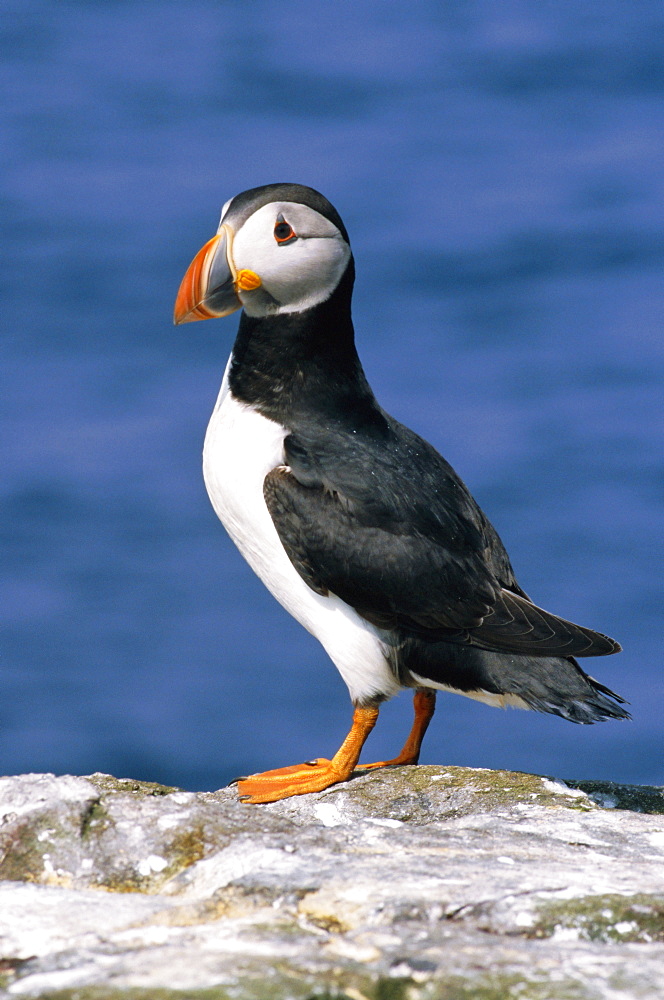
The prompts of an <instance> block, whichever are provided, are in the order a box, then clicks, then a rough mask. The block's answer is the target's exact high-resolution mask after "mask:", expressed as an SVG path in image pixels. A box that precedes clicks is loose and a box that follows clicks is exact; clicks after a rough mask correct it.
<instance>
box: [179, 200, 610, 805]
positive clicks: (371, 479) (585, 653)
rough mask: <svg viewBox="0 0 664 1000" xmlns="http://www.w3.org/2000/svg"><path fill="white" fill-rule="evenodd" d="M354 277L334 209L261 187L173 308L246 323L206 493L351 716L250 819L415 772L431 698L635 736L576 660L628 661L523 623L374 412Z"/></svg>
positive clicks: (219, 416) (603, 647)
mask: <svg viewBox="0 0 664 1000" xmlns="http://www.w3.org/2000/svg"><path fill="white" fill-rule="evenodd" d="M354 276H355V269H354V262H353V255H352V253H351V248H350V242H349V237H348V233H347V231H346V227H345V226H344V223H343V222H342V220H341V217H340V216H339V213H338V212H337V211H336V209H335V208H334V207H333V206H332V205H331V204H330V202H329V201H328V200H327V198H325V197H324V196H323V195H322V194H320V193H319V192H318V191H315V190H314V189H313V188H310V187H306V186H303V185H300V184H267V185H264V186H261V187H255V188H251V189H250V190H248V191H244V192H243V193H241V194H238V195H236V196H235V197H234V198H231V199H230V200H229V201H227V202H226V204H225V205H224V207H223V209H222V212H221V220H220V223H219V227H218V229H217V233H216V235H215V236H213V237H212V239H211V240H209V241H208V242H207V243H206V244H205V245H204V246H203V247H202V249H201V250H200V251H199V252H198V253H197V254H196V256H195V257H194V259H193V261H192V262H191V264H190V265H189V268H188V269H187V271H186V273H185V275H184V278H183V279H182V282H181V285H180V288H179V291H178V293H177V297H176V302H175V311H174V322H175V323H176V324H180V323H189V322H193V321H196V320H205V319H212V318H214V317H223V316H228V315H230V314H231V313H233V312H235V311H236V310H239V309H241V310H242V313H241V316H240V322H239V327H238V331H237V336H236V339H235V343H234V345H233V348H232V351H231V354H230V358H229V360H228V364H227V366H226V370H225V374H224V377H223V381H222V385H221V391H220V393H219V396H218V399H217V402H216V405H215V407H214V411H213V414H212V417H211V420H210V423H209V426H208V429H207V433H206V436H205V444H204V449H203V471H204V479H205V484H206V487H207V491H208V494H209V497H210V500H211V502H212V506H213V508H214V510H215V511H216V513H217V515H218V517H219V519H220V520H221V522H222V524H223V525H224V527H225V528H226V531H227V532H228V534H229V535H230V537H231V539H232V540H233V542H234V543H235V545H236V546H237V547H238V549H239V550H240V552H241V553H242V555H243V556H244V558H245V559H246V561H247V562H248V563H249V565H250V566H251V567H252V569H253V570H254V571H255V573H256V574H257V575H258V576H259V577H260V579H261V580H262V581H263V583H264V584H265V585H266V586H267V588H268V589H269V590H270V591H271V592H272V594H273V595H274V596H275V598H276V599H277V600H278V601H279V602H280V603H281V604H282V605H283V607H284V608H285V609H286V610H287V611H288V612H290V614H291V615H293V616H294V617H295V618H296V619H297V621H299V622H300V623H301V624H302V625H303V626H304V627H305V628H306V629H308V630H309V632H311V633H312V634H313V635H314V636H315V637H316V638H317V639H318V640H319V642H320V643H321V644H322V645H323V647H324V649H325V650H326V652H327V653H328V655H329V657H330V658H331V660H332V661H333V663H334V664H335V666H336V667H337V669H338V670H339V672H340V674H341V676H342V678H343V680H344V681H345V682H346V685H347V687H348V690H349V694H350V698H351V702H352V705H353V717H352V725H351V727H350V731H349V732H348V735H347V736H346V738H345V740H344V741H343V743H342V745H341V747H340V748H339V750H338V751H337V752H336V753H335V754H334V756H333V757H332V758H331V759H327V758H316V759H315V760H309V761H305V762H303V763H301V764H296V765H293V766H288V767H282V768H277V769H275V770H270V771H265V772H263V773H261V774H254V775H250V776H248V777H245V778H241V779H238V780H237V786H238V792H239V796H240V799H241V801H243V802H247V803H263V802H274V801H277V800H279V799H283V798H287V797H288V796H292V795H301V794H306V793H310V792H318V791H322V790H323V789H325V788H328V787H329V786H330V785H334V784H336V783H338V782H343V781H346V780H348V779H349V778H350V777H351V776H352V775H353V773H354V772H355V771H360V772H361V771H363V770H364V771H366V770H368V769H370V768H375V767H387V766H393V765H410V764H416V763H417V762H418V760H419V754H420V748H421V745H422V740H423V738H424V735H425V732H426V730H427V727H428V725H429V723H430V721H431V718H432V716H433V714H434V709H435V704H436V692H437V691H449V692H454V693H456V694H461V695H465V696H466V697H469V698H474V699H478V700H479V701H482V702H485V703H488V704H489V705H494V706H498V707H506V706H514V707H518V708H522V709H531V710H535V711H538V712H548V713H552V714H554V715H558V716H561V717H562V718H563V719H567V720H569V721H570V722H576V723H581V724H589V723H594V722H598V721H602V720H605V719H628V718H629V717H630V716H629V714H628V712H627V711H626V710H625V709H624V708H623V707H622V706H623V705H624V704H625V699H623V698H621V697H620V695H617V694H615V693H614V692H613V691H611V690H610V689H609V688H608V687H605V686H604V685H603V684H601V683H600V682H599V681H597V680H595V679H594V678H593V677H591V676H590V675H589V674H587V673H586V672H585V671H584V670H583V669H582V668H581V667H580V666H579V664H578V662H577V659H576V658H577V657H589V656H604V655H606V654H609V653H616V652H619V651H620V648H621V647H620V645H619V644H618V643H617V642H616V641H615V640H614V639H611V638H609V637H608V636H606V635H603V634H602V633H601V632H597V631H595V630H593V629H590V628H586V627H584V626H581V625H576V624H574V623H573V622H570V621H566V620H564V619H563V618H560V617H558V616H557V615H555V614H552V613H551V612H549V611H545V610H543V609H542V608H540V607H538V606H537V605H536V604H534V603H533V602H532V601H531V600H530V598H529V597H528V595H527V594H526V593H525V591H524V590H523V589H522V588H521V587H520V586H519V584H518V583H517V580H516V577H515V575H514V571H513V569H512V566H511V563H510V560H509V557H508V555H507V552H506V551H505V548H504V546H503V544H502V542H501V540H500V538H499V537H498V534H497V532H496V531H495V529H494V528H493V526H492V525H491V523H490V522H489V520H488V519H487V517H486V516H485V514H484V513H483V512H482V510H481V509H480V507H479V506H478V505H477V503H476V502H475V501H474V499H473V497H472V496H471V494H470V492H469V490H468V488H467V487H466V485H465V484H464V483H463V481H462V480H461V478H460V477H459V476H458V475H457V473H456V472H455V471H454V469H453V468H452V467H451V466H450V465H449V464H448V462H446V461H445V459H444V458H443V457H442V456H441V455H440V454H439V453H438V451H437V450H436V449H435V448H434V447H432V445H430V444H429V443H428V442H427V441H425V440H423V439H422V438H421V437H420V436H419V435H418V434H416V433H415V432H413V431H412V430H409V428H408V427H405V426H404V425H403V424H401V423H399V422H398V421H397V420H395V419H394V417H392V416H390V415H389V414H388V413H387V412H386V411H385V410H384V409H382V407H381V406H380V405H379V403H378V402H377V400H376V397H375V396H374V394H373V392H372V390H371V387H370V386H369V383H368V381H367V378H366V376H365V374H364V371H363V369H362V365H361V363H360V360H359V357H358V354H357V351H356V347H355V337H354V330H353V322H352V318H351V297H352V292H353V282H354ZM403 688H409V689H410V690H411V691H412V692H413V709H414V719H413V724H412V729H411V731H410V733H409V735H408V738H407V739H406V742H405V744H404V746H403V748H402V750H401V752H400V753H399V754H398V755H397V756H396V757H394V758H392V759H391V760H385V761H378V762H376V763H372V764H364V765H359V759H360V753H361V750H362V747H363V745H364V743H365V741H366V739H367V737H368V736H369V734H370V732H371V731H372V729H373V727H374V725H375V724H376V720H377V718H378V713H379V709H380V705H381V703H382V702H384V701H385V700H386V699H388V698H390V697H392V696H393V695H395V694H396V693H397V692H399V691H400V690H402V689H403Z"/></svg>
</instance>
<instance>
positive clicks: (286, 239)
mask: <svg viewBox="0 0 664 1000" xmlns="http://www.w3.org/2000/svg"><path fill="white" fill-rule="evenodd" d="M274 238H275V240H276V241H277V243H279V244H280V245H283V244H284V243H292V241H293V240H296V239H297V236H296V235H295V232H294V230H293V227H292V226H291V224H290V222H286V220H285V219H284V217H283V216H282V215H280V216H279V217H278V218H277V221H276V223H275V226H274Z"/></svg>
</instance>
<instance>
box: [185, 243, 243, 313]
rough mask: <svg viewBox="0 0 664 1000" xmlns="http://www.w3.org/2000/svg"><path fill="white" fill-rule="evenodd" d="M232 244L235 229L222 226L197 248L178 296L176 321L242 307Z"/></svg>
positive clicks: (231, 310) (233, 310)
mask: <svg viewBox="0 0 664 1000" xmlns="http://www.w3.org/2000/svg"><path fill="white" fill-rule="evenodd" d="M231 243H232V231H231V230H230V228H229V227H228V226H222V227H221V230H220V232H219V233H217V235H216V236H213V237H212V239H211V240H208V242H207V243H206V244H205V246H204V247H202V248H201V249H200V250H199V251H198V253H197V254H196V256H195V257H194V259H193V260H192V262H191V264H190V265H189V267H188V268H187V271H186V274H185V276H184V278H183V279H182V282H181V284H180V288H179V290H178V294H177V298H176V299H175V309H174V312H173V322H174V323H175V324H180V323H193V322H194V320H197V319H213V318H214V317H215V316H228V315H230V313H232V312H235V310H236V309H241V308H242V302H241V301H240V298H239V296H238V294H237V292H236V287H235V282H236V278H237V275H235V274H234V271H235V268H234V267H233V264H232V261H231V257H230V246H231Z"/></svg>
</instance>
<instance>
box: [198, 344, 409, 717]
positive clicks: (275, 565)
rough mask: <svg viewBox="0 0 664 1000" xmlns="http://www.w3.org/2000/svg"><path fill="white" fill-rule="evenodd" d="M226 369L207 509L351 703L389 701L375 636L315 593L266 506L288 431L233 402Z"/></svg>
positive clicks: (210, 443) (391, 682)
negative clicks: (266, 488)
mask: <svg viewBox="0 0 664 1000" xmlns="http://www.w3.org/2000/svg"><path fill="white" fill-rule="evenodd" d="M229 367H230V360H229V364H228V367H227V368H226V374H225V375H224V381H223V383H222V386H221V392H220V393H219V398H218V399H217V404H216V406H215V408H214V412H213V414H212V418H211V420H210V423H209V426H208V429H207V434H206V436H205V446H204V449H203V475H204V477H205V485H206V487H207V491H208V494H209V496H210V500H211V501H212V506H213V507H214V509H215V511H216V513H217V515H218V517H219V519H220V520H221V522H222V524H223V525H224V527H225V528H226V530H227V532H228V534H229V535H230V536H231V538H232V539H233V541H234V542H235V544H236V545H237V547H238V549H239V550H240V552H241V553H242V555H243V556H244V558H245V559H246V560H247V562H248V563H249V565H250V566H251V568H252V569H253V570H254V572H255V573H256V574H257V575H258V576H259V577H260V578H261V580H262V581H263V583H264V584H265V586H266V587H267V588H268V589H269V590H270V591H271V592H272V593H273V594H274V596H275V597H276V599H277V600H278V601H279V602H280V603H281V604H282V605H283V606H284V608H286V610H287V611H288V612H290V614H291V615H293V617H294V618H296V619H297V620H298V621H299V622H300V623H301V624H302V625H304V627H305V628H306V629H308V630H309V632H311V633H312V635H314V636H316V638H317V639H318V640H319V642H321V643H322V645H323V646H324V647H325V649H326V651H327V653H328V654H329V656H330V657H331V659H332V660H333V661H334V663H335V665H336V666H337V669H338V670H339V672H340V673H341V676H342V677H343V679H344V680H345V682H346V684H347V685H348V689H349V691H350V696H351V698H352V700H353V701H354V702H366V701H369V700H370V699H371V698H373V697H375V696H377V695H378V696H380V695H382V696H385V697H391V695H393V694H395V693H396V692H397V691H398V690H399V687H400V685H399V684H398V682H397V680H396V678H395V677H394V675H393V673H392V671H391V670H390V668H389V665H388V662H387V659H386V655H385V653H386V650H385V647H384V645H383V643H382V642H381V640H380V638H379V636H378V634H377V632H376V630H375V629H374V628H373V627H372V626H371V625H370V624H369V623H368V622H365V621H364V619H362V618H360V617H359V615H358V614H356V612H355V611H354V610H353V609H352V608H351V607H349V605H347V604H345V603H344V602H343V601H342V600H340V598H338V597H336V596H334V595H330V596H329V597H321V596H320V595H319V594H316V593H314V591H313V590H311V589H310V588H309V587H308V586H307V584H306V583H305V582H304V580H303V579H302V578H301V577H300V575H299V574H298V573H297V571H296V570H295V568H294V566H293V564H292V563H291V561H290V559H289V558H288V556H287V555H286V551H285V549H284V547H283V546H282V544H281V542H280V540H279V536H278V534H277V532H276V529H275V527H274V524H273V523H272V518H271V517H270V513H269V511H268V509H267V506H266V504H265V500H264V499H263V481H264V479H265V476H266V475H267V473H268V472H270V471H271V470H272V469H274V468H275V466H277V465H283V464H284V454H283V443H284V438H285V436H286V434H287V431H286V430H285V428H284V427H281V426H280V425H279V424H277V423H275V422H274V421H272V420H269V419H268V418H267V417H264V416H262V415H261V414H260V413H258V412H257V411H256V410H255V409H253V408H252V407H250V406H247V405H246V404H244V403H240V402H238V400H236V399H235V398H234V397H233V395H232V393H231V392H230V390H229V388H228V370H229Z"/></svg>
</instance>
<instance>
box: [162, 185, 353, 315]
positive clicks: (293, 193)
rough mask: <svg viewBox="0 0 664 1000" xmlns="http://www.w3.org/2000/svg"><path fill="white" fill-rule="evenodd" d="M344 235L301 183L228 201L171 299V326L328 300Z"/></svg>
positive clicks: (341, 260) (344, 257) (341, 267)
mask: <svg viewBox="0 0 664 1000" xmlns="http://www.w3.org/2000/svg"><path fill="white" fill-rule="evenodd" d="M350 257H351V252H350V246H349V243H348V234H347V233H346V229H345V227H344V224H343V222H342V221H341V219H340V217H339V215H338V213H337V211H336V210H335V209H334V208H333V207H332V205H331V204H330V203H329V201H328V200H327V198H324V197H323V195H322V194H319V193H318V191H314V190H313V188H309V187H303V186H302V185H300V184H267V185H266V186H265V187H258V188H252V189H251V190H249V191H244V192H243V193H242V194H238V195H236V196H235V198H232V199H231V201H227V202H226V204H225V205H224V207H223V209H222V211H221V220H220V222H219V228H218V230H217V235H216V236H213V237H212V239H211V240H209V242H207V243H206V244H205V246H204V247H203V248H202V249H201V250H199V252H198V253H197V254H196V256H195V257H194V259H193V260H192V262H191V264H190V265H189V268H188V270H187V273H186V274H185V276H184V278H183V279H182V283H181V285H180V290H179V291H178V294H177V299H176V300H175V312H174V316H173V319H174V322H175V323H191V322H192V321H193V320H196V319H211V318H212V317H214V316H228V315H229V314H230V313H232V312H235V310H236V309H241V308H242V307H243V306H244V309H245V311H246V312H247V313H248V314H249V315H250V316H268V315H276V314H279V313H295V312H301V311H302V310H304V309H310V308H311V307H312V306H316V305H318V304H319V303H321V302H324V301H325V300H326V299H328V298H329V297H330V295H332V293H333V291H334V290H335V288H336V287H337V285H338V284H339V281H340V279H341V277H342V275H343V274H344V272H345V271H346V268H347V267H348V263H349V261H350Z"/></svg>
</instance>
